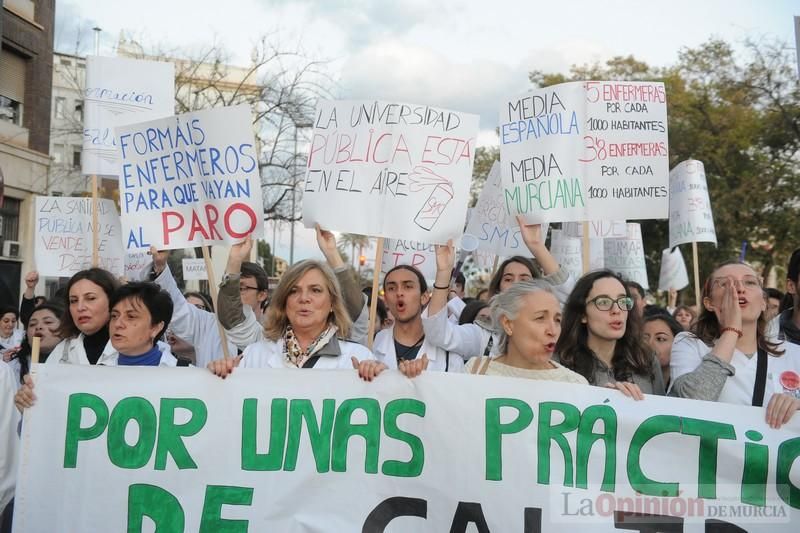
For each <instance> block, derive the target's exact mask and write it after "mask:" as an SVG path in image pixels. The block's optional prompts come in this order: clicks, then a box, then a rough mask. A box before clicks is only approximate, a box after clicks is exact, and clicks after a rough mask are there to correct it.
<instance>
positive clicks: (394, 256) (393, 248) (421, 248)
mask: <svg viewBox="0 0 800 533" xmlns="http://www.w3.org/2000/svg"><path fill="white" fill-rule="evenodd" d="M397 265H411V266H413V267H415V268H417V269H419V271H420V272H422V275H423V276H425V279H426V280H429V281H432V280H435V279H436V249H435V248H434V247H433V245H432V244H425V243H424V242H415V241H404V240H401V239H385V241H384V244H383V260H382V261H381V272H382V273H383V274H386V273H387V272H389V271H390V270H391V269H393V268H394V267H396V266H397Z"/></svg>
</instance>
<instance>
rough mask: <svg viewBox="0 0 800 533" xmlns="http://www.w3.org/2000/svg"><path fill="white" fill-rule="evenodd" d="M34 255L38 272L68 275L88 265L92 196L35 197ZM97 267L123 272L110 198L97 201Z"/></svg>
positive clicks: (118, 231)
mask: <svg viewBox="0 0 800 533" xmlns="http://www.w3.org/2000/svg"><path fill="white" fill-rule="evenodd" d="M35 217H36V226H35V227H36V238H35V241H34V242H35V243H36V245H35V246H34V258H35V261H36V268H37V270H38V271H39V274H40V275H42V276H55V277H71V276H72V275H73V274H75V273H76V272H78V271H80V270H84V269H87V268H90V267H91V266H92V250H93V248H92V232H93V223H92V199H91V198H71V197H67V196H37V197H36V214H35ZM97 234H98V241H97V247H98V252H99V260H100V263H99V265H98V266H99V267H100V268H104V269H106V270H108V271H109V272H111V273H112V274H114V275H116V276H122V275H123V273H124V264H123V255H124V254H123V247H122V233H121V228H120V222H119V214H117V208H116V207H115V206H114V202H113V200H106V199H99V200H98V201H97Z"/></svg>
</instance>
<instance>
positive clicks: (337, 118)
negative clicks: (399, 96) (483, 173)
mask: <svg viewBox="0 0 800 533" xmlns="http://www.w3.org/2000/svg"><path fill="white" fill-rule="evenodd" d="M477 135H478V116H477V115H468V114H465V113H458V112H455V111H448V110H445V109H438V108H434V107H428V106H424V105H413V104H403V103H395V102H380V101H331V100H323V101H322V102H320V104H319V108H318V109H317V116H316V120H315V121H314V134H313V137H312V139H311V147H310V149H309V154H308V169H307V172H306V177H305V182H304V183H303V223H304V224H305V226H306V227H313V226H314V224H316V223H319V224H320V225H321V226H322V227H323V228H329V229H332V230H337V231H344V232H349V233H358V234H361V235H375V236H381V237H391V238H394V239H408V240H414V241H420V242H427V243H431V244H445V243H446V242H447V240H448V239H453V240H454V241H456V242H457V240H458V238H459V237H460V236H461V234H462V233H463V230H464V219H465V217H466V213H467V202H468V199H469V186H470V182H471V181H472V160H473V157H474V155H475V138H476V136H477Z"/></svg>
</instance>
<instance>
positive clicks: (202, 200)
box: [116, 105, 264, 250]
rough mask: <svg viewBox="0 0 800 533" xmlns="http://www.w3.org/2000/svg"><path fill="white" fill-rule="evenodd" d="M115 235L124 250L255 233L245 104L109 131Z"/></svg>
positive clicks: (256, 187) (259, 211) (256, 210)
mask: <svg viewBox="0 0 800 533" xmlns="http://www.w3.org/2000/svg"><path fill="white" fill-rule="evenodd" d="M116 132H117V141H118V144H119V146H120V151H121V155H122V165H121V168H120V180H119V188H120V206H121V209H122V235H123V239H124V241H123V242H124V243H125V246H126V247H127V249H129V250H136V249H143V248H149V247H150V246H151V245H153V246H155V247H156V248H158V249H159V250H174V249H176V248H190V247H194V246H204V245H211V244H233V243H237V242H241V240H242V239H244V238H245V237H246V236H247V235H253V238H254V239H256V238H258V237H261V236H263V234H264V224H263V223H262V220H263V216H264V206H263V204H262V201H261V178H260V177H259V169H258V155H257V154H256V149H255V145H254V143H253V126H252V123H251V115H250V107H249V106H247V105H240V106H235V107H221V108H216V109H209V110H206V111H197V112H194V113H186V114H184V115H179V116H176V117H170V118H166V119H161V120H155V121H152V122H145V123H142V124H133V125H129V126H123V127H121V128H117V130H116Z"/></svg>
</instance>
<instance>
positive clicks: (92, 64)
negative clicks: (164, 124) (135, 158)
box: [81, 56, 175, 176]
mask: <svg viewBox="0 0 800 533" xmlns="http://www.w3.org/2000/svg"><path fill="white" fill-rule="evenodd" d="M83 93H84V94H83V102H84V125H83V150H82V151H81V171H82V173H83V174H93V175H100V176H118V175H119V165H120V163H119V160H120V154H119V149H118V144H117V142H116V138H115V136H114V128H116V127H119V126H123V125H126V124H133V123H136V122H145V121H148V120H153V119H157V118H162V117H168V116H170V115H172V114H173V113H174V111H173V110H174V108H175V65H173V64H172V63H166V62H161V61H142V60H139V59H128V58H122V57H100V56H89V57H87V58H86V89H84V91H83Z"/></svg>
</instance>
